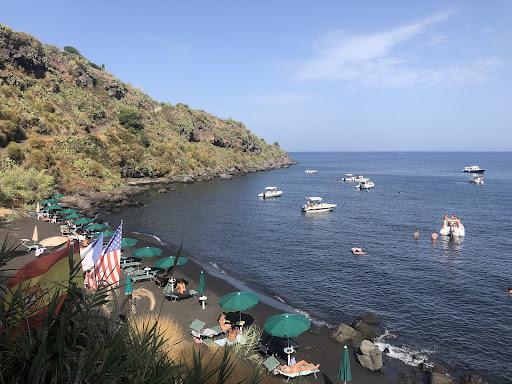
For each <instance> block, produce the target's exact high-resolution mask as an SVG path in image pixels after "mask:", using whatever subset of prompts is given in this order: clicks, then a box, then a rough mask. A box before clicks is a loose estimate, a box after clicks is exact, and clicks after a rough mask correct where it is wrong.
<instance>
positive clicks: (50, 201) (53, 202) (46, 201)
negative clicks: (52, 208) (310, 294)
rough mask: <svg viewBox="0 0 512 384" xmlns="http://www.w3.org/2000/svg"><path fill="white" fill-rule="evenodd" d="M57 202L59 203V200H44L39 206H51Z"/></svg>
mask: <svg viewBox="0 0 512 384" xmlns="http://www.w3.org/2000/svg"><path fill="white" fill-rule="evenodd" d="M58 202H59V200H57V199H46V200H43V201H41V204H43V205H52V204H57V203H58Z"/></svg>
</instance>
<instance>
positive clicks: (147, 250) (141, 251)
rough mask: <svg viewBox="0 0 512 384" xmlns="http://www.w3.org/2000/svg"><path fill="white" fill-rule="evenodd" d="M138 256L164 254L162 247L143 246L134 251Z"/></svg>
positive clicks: (134, 254)
mask: <svg viewBox="0 0 512 384" xmlns="http://www.w3.org/2000/svg"><path fill="white" fill-rule="evenodd" d="M133 256H136V257H158V256H162V249H161V248H156V247H142V248H138V249H136V250H135V251H133Z"/></svg>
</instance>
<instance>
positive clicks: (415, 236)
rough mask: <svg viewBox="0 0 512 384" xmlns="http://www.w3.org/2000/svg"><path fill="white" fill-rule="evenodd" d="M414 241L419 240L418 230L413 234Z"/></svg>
mask: <svg viewBox="0 0 512 384" xmlns="http://www.w3.org/2000/svg"><path fill="white" fill-rule="evenodd" d="M413 237H414V240H418V239H419V238H420V230H419V229H416V230H415V231H414V234H413Z"/></svg>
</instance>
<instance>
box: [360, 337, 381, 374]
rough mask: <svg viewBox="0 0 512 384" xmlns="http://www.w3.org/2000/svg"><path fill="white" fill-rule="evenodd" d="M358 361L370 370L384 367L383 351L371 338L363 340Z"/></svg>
mask: <svg viewBox="0 0 512 384" xmlns="http://www.w3.org/2000/svg"><path fill="white" fill-rule="evenodd" d="M357 361H359V364H361V365H362V366H363V367H365V368H367V369H369V370H370V371H379V370H380V369H382V366H383V363H382V352H381V351H380V350H379V348H378V347H377V346H376V345H375V344H373V343H372V342H371V341H369V340H363V341H362V342H361V346H360V347H359V350H358V352H357Z"/></svg>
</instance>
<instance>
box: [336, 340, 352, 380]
mask: <svg viewBox="0 0 512 384" xmlns="http://www.w3.org/2000/svg"><path fill="white" fill-rule="evenodd" d="M338 379H340V380H342V381H343V382H344V383H345V384H346V383H347V381H351V380H352V372H351V371H350V360H349V357H348V348H347V346H346V345H345V346H344V347H343V352H342V354H341V361H340V369H339V370H338Z"/></svg>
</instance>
